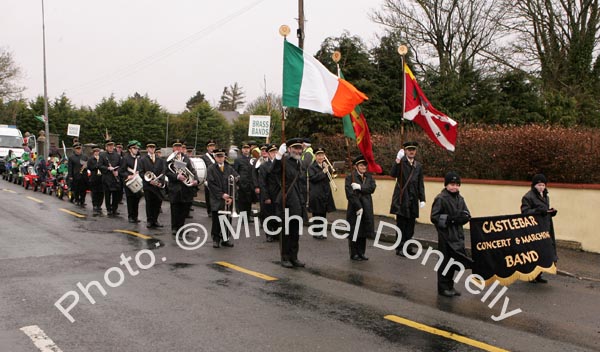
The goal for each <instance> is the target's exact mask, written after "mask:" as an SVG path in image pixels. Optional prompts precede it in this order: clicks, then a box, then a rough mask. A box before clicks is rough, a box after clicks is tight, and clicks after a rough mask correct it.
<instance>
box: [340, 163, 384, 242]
mask: <svg viewBox="0 0 600 352" xmlns="http://www.w3.org/2000/svg"><path fill="white" fill-rule="evenodd" d="M353 182H354V183H358V184H360V185H361V189H360V190H356V191H355V190H353V189H352V186H351V184H352V183H353ZM376 187H377V185H376V184H375V180H374V179H373V176H372V175H371V174H370V173H368V172H367V173H365V174H364V175H363V176H360V175H359V173H358V172H357V171H356V170H353V171H352V174H350V175H347V176H346V182H345V187H344V189H345V191H346V199H348V209H347V210H346V221H348V222H349V223H350V227H351V231H352V232H351V233H350V238H352V236H354V228H355V225H356V220H357V216H356V212H357V211H358V210H359V209H362V210H363V214H362V218H361V220H360V225H361V226H360V228H361V231H359V232H358V237H370V236H373V234H374V233H375V215H374V214H373V198H372V197H371V195H372V194H373V192H375V188H376Z"/></svg>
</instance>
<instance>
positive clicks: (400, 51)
mask: <svg viewBox="0 0 600 352" xmlns="http://www.w3.org/2000/svg"><path fill="white" fill-rule="evenodd" d="M406 53H408V47H407V46H406V45H404V44H402V45H400V46H399V47H398V54H400V58H401V61H402V117H401V118H400V145H402V144H403V143H404V111H405V110H406V70H405V69H404V65H405V60H404V56H405V55H406Z"/></svg>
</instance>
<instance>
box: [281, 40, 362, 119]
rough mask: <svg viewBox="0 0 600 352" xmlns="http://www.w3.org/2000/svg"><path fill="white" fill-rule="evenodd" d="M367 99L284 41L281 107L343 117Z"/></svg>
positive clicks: (312, 58) (321, 65) (317, 62)
mask: <svg viewBox="0 0 600 352" xmlns="http://www.w3.org/2000/svg"><path fill="white" fill-rule="evenodd" d="M366 99H368V98H367V96H366V95H365V94H364V93H363V92H361V91H359V90H358V89H356V87H354V86H353V85H352V84H350V83H348V81H346V80H343V79H341V78H338V77H337V76H336V75H334V74H333V73H331V72H329V70H328V69H327V68H326V67H325V66H323V64H321V63H320V62H319V60H317V59H315V58H314V57H312V56H311V55H307V54H306V53H304V52H303V51H302V49H300V48H298V47H297V46H295V45H294V44H291V43H289V42H288V41H287V40H285V41H284V44H283V106H287V107H295V108H301V109H307V110H312V111H317V112H322V113H325V114H332V115H334V116H337V117H343V116H345V115H348V114H349V113H351V112H352V111H353V110H354V107H355V106H356V105H358V104H360V103H362V102H363V101H364V100H366Z"/></svg>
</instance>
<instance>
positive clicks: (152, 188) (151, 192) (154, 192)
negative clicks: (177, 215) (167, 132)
mask: <svg viewBox="0 0 600 352" xmlns="http://www.w3.org/2000/svg"><path fill="white" fill-rule="evenodd" d="M146 151H147V152H148V154H147V155H146V156H144V157H142V158H140V164H141V170H140V175H142V178H143V179H144V198H145V199H146V222H147V225H146V227H147V228H149V229H152V228H158V227H163V225H162V224H161V223H160V222H158V215H159V214H160V207H161V205H162V200H163V195H162V192H163V191H164V188H165V172H166V164H165V161H164V160H163V159H161V158H159V157H157V156H156V153H155V152H156V143H154V142H149V143H147V144H146ZM150 173H152V174H150Z"/></svg>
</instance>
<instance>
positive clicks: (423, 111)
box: [404, 64, 458, 152]
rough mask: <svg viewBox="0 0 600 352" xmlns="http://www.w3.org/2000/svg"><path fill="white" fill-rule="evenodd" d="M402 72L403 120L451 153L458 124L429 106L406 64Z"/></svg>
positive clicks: (454, 144)
mask: <svg viewBox="0 0 600 352" xmlns="http://www.w3.org/2000/svg"><path fill="white" fill-rule="evenodd" d="M404 72H405V79H404V83H405V86H404V88H405V90H404V92H405V101H406V103H405V110H404V118H405V119H406V120H410V121H413V122H415V123H417V124H418V125H419V126H421V128H422V129H423V130H424V131H425V132H426V133H427V135H428V136H429V138H431V140H432V141H434V142H435V144H437V145H439V146H440V147H443V148H446V149H447V150H449V151H451V152H453V151H454V148H455V146H456V135H457V134H458V131H457V130H458V123H457V122H456V121H454V120H452V119H451V118H449V117H448V116H447V115H446V114H444V113H443V112H440V111H438V110H437V109H436V108H434V107H433V105H431V103H430V102H429V100H428V99H427V97H426V96H425V93H423V91H422V90H421V87H419V84H418V83H417V80H416V78H415V76H414V75H413V73H412V71H411V70H410V68H408V65H406V64H405V65H404Z"/></svg>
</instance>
